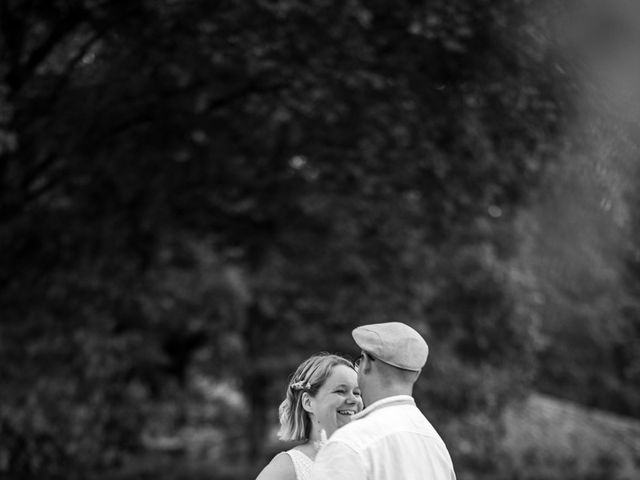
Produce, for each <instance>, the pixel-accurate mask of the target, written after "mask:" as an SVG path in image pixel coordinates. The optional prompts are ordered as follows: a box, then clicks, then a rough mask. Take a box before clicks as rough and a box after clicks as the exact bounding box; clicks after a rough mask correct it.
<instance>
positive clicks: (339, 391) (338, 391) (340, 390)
mask: <svg viewBox="0 0 640 480" xmlns="http://www.w3.org/2000/svg"><path fill="white" fill-rule="evenodd" d="M336 393H345V391H344V390H342V389H339V390H336Z"/></svg>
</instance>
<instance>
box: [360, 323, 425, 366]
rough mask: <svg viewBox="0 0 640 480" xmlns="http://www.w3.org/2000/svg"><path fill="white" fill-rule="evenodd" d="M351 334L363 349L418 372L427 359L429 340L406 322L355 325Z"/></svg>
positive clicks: (393, 363)
mask: <svg viewBox="0 0 640 480" xmlns="http://www.w3.org/2000/svg"><path fill="white" fill-rule="evenodd" d="M351 335H352V336H353V339H354V340H355V342H356V343H357V344H358V346H359V347H360V348H361V349H362V350H363V351H365V352H367V353H369V354H371V356H373V357H374V358H377V359H379V360H381V361H383V362H384V363H388V364H389V365H393V366H394V367H397V368H401V369H403V370H411V371H414V372H417V371H419V370H421V369H422V367H424V365H425V363H427V357H428V356H429V347H428V345H427V342H426V341H425V340H424V338H422V335H420V334H419V333H418V332H416V331H415V330H414V329H413V328H411V327H410V326H409V325H405V324H404V323H400V322H389V323H374V324H372V325H363V326H361V327H358V328H356V329H354V330H353V332H351Z"/></svg>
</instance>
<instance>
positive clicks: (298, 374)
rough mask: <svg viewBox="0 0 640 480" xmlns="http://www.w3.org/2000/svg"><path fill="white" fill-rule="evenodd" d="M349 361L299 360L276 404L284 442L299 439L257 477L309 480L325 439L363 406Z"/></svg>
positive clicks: (329, 357)
mask: <svg viewBox="0 0 640 480" xmlns="http://www.w3.org/2000/svg"><path fill="white" fill-rule="evenodd" d="M357 378H358V376H357V373H356V371H355V369H354V365H353V363H351V362H350V361H349V360H347V359H346V358H343V357H341V356H339V355H332V354H328V353H320V354H317V355H313V356H311V357H309V358H308V359H307V360H305V361H304V362H302V363H301V364H300V366H299V367H298V369H297V370H296V371H295V373H294V374H293V377H291V380H290V381H289V385H288V387H287V393H286V396H285V399H284V401H283V402H282V403H281V404H280V408H279V413H280V431H279V432H278V438H279V439H280V440H283V441H302V442H303V443H301V444H300V445H298V446H296V447H294V448H292V449H291V450H288V451H286V452H281V453H279V454H278V455H276V456H275V457H273V459H272V460H271V462H270V463H269V464H268V465H267V466H266V467H264V469H263V470H262V472H260V474H259V475H258V478H257V479H256V480H307V479H308V478H309V474H310V471H311V465H312V463H313V460H314V459H315V457H316V453H318V449H319V448H320V446H321V445H322V442H323V440H326V438H327V437H329V436H331V434H332V433H333V432H335V431H336V429H338V428H340V427H341V426H343V425H345V424H347V423H349V422H350V421H351V416H352V415H354V414H356V413H358V412H359V411H361V410H362V399H361V398H360V389H359V388H358V383H357Z"/></svg>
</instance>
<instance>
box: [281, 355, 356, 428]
mask: <svg viewBox="0 0 640 480" xmlns="http://www.w3.org/2000/svg"><path fill="white" fill-rule="evenodd" d="M337 365H345V366H347V367H349V368H354V365H353V363H352V362H351V361H349V360H348V359H346V358H344V357H341V356H340V355H334V354H331V353H326V352H321V353H318V354H315V355H312V356H311V357H309V358H307V359H306V360H305V361H304V362H302V363H301V364H300V365H299V366H298V368H297V369H296V371H295V373H294V374H293V376H292V377H291V380H289V385H287V392H286V394H285V398H284V401H283V402H282V403H281V404H280V408H279V409H278V412H279V414H280V431H279V432H278V438H279V439H280V440H284V441H298V440H308V439H309V434H310V433H311V420H310V418H309V414H308V413H307V412H306V411H305V409H304V408H303V407H302V394H303V393H304V392H307V393H308V394H309V395H311V396H314V395H315V394H316V393H318V390H319V389H320V387H322V385H324V382H325V381H326V380H327V378H329V376H330V375H331V372H332V371H333V368H334V367H335V366H337Z"/></svg>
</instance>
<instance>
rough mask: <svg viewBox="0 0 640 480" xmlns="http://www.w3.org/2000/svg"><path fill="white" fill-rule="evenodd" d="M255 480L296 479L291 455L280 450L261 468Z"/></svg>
mask: <svg viewBox="0 0 640 480" xmlns="http://www.w3.org/2000/svg"><path fill="white" fill-rule="evenodd" d="M256 480H296V471H295V469H294V468H293V462H292V461H291V457H289V455H287V454H286V453H285V452H280V453H279V454H278V455H276V456H275V457H273V458H272V459H271V461H270V462H269V464H268V465H267V466H266V467H264V468H263V469H262V471H261V472H260V474H259V475H258V478H256Z"/></svg>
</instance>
